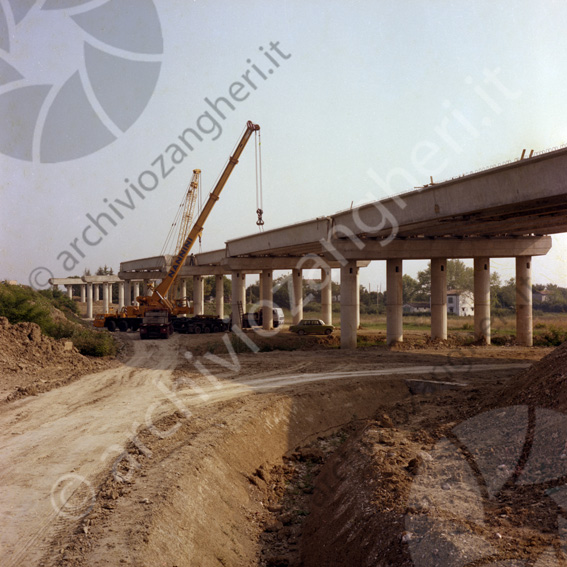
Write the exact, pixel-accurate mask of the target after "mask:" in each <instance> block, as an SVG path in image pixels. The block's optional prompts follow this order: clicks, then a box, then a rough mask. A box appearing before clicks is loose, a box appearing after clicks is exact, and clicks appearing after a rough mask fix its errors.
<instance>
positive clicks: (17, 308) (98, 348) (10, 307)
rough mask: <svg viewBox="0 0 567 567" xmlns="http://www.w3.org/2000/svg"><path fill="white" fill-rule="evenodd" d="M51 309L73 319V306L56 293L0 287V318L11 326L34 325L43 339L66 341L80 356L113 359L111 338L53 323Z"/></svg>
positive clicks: (17, 286) (73, 303)
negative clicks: (39, 330) (44, 337)
mask: <svg viewBox="0 0 567 567" xmlns="http://www.w3.org/2000/svg"><path fill="white" fill-rule="evenodd" d="M51 306H53V307H56V308H57V309H60V310H61V311H63V312H64V313H65V314H66V315H67V316H70V317H73V315H74V314H75V313H77V311H78V310H77V305H76V304H75V302H74V301H72V300H70V299H69V298H68V297H67V296H66V295H65V294H64V293H62V292H61V291H58V290H42V291H40V292H37V291H35V290H33V289H31V288H29V287H23V286H19V285H9V284H0V317H6V318H7V319H8V321H10V323H11V324H12V325H13V324H15V323H21V322H29V323H36V324H37V325H39V327H40V328H41V332H42V333H43V334H44V335H47V336H49V337H52V338H54V339H69V340H70V341H72V342H73V344H74V345H75V347H76V348H77V349H78V351H79V352H80V353H81V354H84V355H88V356H114V355H115V354H116V351H117V348H116V343H115V341H114V338H113V337H112V336H111V335H109V334H107V333H106V332H104V333H103V332H98V331H95V330H93V329H90V328H87V327H84V326H82V325H81V324H79V323H75V324H73V323H71V322H70V321H64V322H60V321H54V320H53V317H52V315H51Z"/></svg>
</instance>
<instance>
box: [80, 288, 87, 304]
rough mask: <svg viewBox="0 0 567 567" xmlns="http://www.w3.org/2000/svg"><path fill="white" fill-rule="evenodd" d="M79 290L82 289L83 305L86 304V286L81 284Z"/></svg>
mask: <svg viewBox="0 0 567 567" xmlns="http://www.w3.org/2000/svg"><path fill="white" fill-rule="evenodd" d="M79 288H80V289H81V303H84V302H85V301H86V300H87V289H86V284H81V285H80V286H79Z"/></svg>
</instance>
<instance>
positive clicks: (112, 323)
mask: <svg viewBox="0 0 567 567" xmlns="http://www.w3.org/2000/svg"><path fill="white" fill-rule="evenodd" d="M106 328H107V329H108V330H109V331H110V332H111V333H114V331H116V321H114V320H111V321H108V322H107V323H106Z"/></svg>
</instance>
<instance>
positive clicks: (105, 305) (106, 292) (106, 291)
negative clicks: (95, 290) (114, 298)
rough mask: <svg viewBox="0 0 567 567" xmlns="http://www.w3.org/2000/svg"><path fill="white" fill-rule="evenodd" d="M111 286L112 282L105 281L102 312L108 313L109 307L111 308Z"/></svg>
mask: <svg viewBox="0 0 567 567" xmlns="http://www.w3.org/2000/svg"><path fill="white" fill-rule="evenodd" d="M110 286H111V284H109V283H106V282H105V283H103V284H102V312H103V313H108V311H109V308H110V302H109V297H108V296H109V291H110Z"/></svg>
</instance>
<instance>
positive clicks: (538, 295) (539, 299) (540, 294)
mask: <svg viewBox="0 0 567 567" xmlns="http://www.w3.org/2000/svg"><path fill="white" fill-rule="evenodd" d="M551 295H552V292H551V291H548V290H547V289H542V290H540V291H534V292H533V293H532V298H533V300H534V303H543V302H544V301H549V298H550V297H551Z"/></svg>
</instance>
